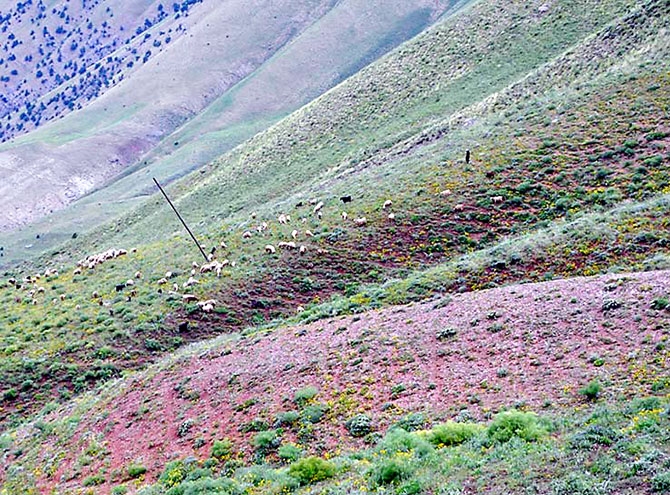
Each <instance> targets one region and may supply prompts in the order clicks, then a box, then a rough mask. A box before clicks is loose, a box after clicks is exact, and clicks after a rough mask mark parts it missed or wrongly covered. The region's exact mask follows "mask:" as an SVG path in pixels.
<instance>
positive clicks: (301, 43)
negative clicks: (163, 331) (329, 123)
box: [0, 0, 459, 244]
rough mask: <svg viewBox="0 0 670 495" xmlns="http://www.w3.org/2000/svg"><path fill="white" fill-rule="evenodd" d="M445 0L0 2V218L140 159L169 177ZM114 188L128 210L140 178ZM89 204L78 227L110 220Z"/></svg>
mask: <svg viewBox="0 0 670 495" xmlns="http://www.w3.org/2000/svg"><path fill="white" fill-rule="evenodd" d="M452 3H459V2H437V3H436V2H434V1H429V0H416V1H412V2H399V1H397V2H390V3H389V2H384V3H383V8H381V6H380V5H381V4H380V2H360V1H356V0H346V1H343V2H333V1H330V0H328V1H326V0H321V1H306V0H305V1H303V0H292V1H284V2H272V3H268V2H261V1H257V2H240V1H236V0H230V1H227V2H225V3H220V2H212V1H198V2H191V1H188V2H187V1H185V2H182V3H181V4H178V3H177V4H174V5H171V6H169V7H168V6H167V4H165V5H164V4H162V3H160V2H145V3H144V4H142V3H139V4H138V3H136V2H135V3H133V4H132V5H130V4H129V3H128V2H125V1H124V0H118V1H115V2H105V3H104V4H103V3H99V2H95V3H84V4H82V5H81V6H79V5H78V6H76V7H73V6H71V5H70V4H69V2H57V3H55V4H54V5H53V6H50V7H49V8H48V9H47V8H46V6H45V5H44V4H43V3H42V2H38V3H32V2H27V3H25V4H22V3H19V4H18V6H17V7H15V8H14V9H10V11H9V12H7V14H6V15H3V27H2V29H3V31H2V36H3V37H4V38H5V39H4V40H2V39H0V42H2V43H3V48H4V52H5V53H7V54H8V55H7V57H6V58H3V59H2V61H0V65H3V67H4V68H5V69H6V71H7V74H8V75H7V76H3V80H2V85H3V86H2V89H3V91H2V94H3V95H5V96H4V100H5V103H4V105H3V108H2V112H1V113H0V118H2V121H3V122H5V124H4V126H3V127H4V130H3V131H2V135H1V137H2V140H3V141H5V143H4V144H3V145H0V165H1V166H2V170H3V176H4V177H3V179H4V180H3V182H2V189H0V193H2V194H1V196H0V197H1V198H2V203H0V204H2V205H3V208H2V213H0V229H2V230H7V229H14V228H16V227H18V226H21V225H24V224H26V223H27V222H31V221H34V220H37V219H39V218H42V217H44V216H45V215H47V214H49V213H51V212H53V211H55V210H58V209H61V208H62V207H64V206H65V205H67V204H69V203H71V202H72V201H74V200H75V199H77V198H80V197H82V196H83V195H85V194H87V193H90V192H92V191H94V190H96V189H98V188H100V187H102V186H103V185H108V184H109V182H110V181H112V180H114V179H117V178H118V177H119V175H121V174H128V173H130V172H132V171H137V170H138V169H146V168H147V167H151V170H152V173H153V174H155V175H156V174H157V175H158V176H160V177H161V178H163V179H165V180H167V181H169V180H173V179H174V178H176V177H180V176H182V175H184V174H185V173H187V172H189V171H191V170H193V169H195V168H197V167H198V166H200V165H202V164H204V163H206V162H207V161H208V160H209V159H211V158H213V157H214V156H217V155H219V154H221V153H223V152H224V151H226V150H228V149H230V148H231V147H232V146H234V145H235V144H238V143H239V142H240V141H242V140H243V139H245V138H247V137H250V136H251V135H252V134H253V133H255V132H257V131H258V130H261V129H263V128H264V127H266V126H267V125H268V124H269V123H272V122H274V121H276V120H278V119H279V118H281V117H282V116H284V115H286V114H288V113H290V112H291V111H293V110H295V109H296V108H298V107H300V106H301V105H303V104H304V103H306V102H308V101H309V100H310V99H312V98H314V97H315V96H318V95H319V94H321V93H322V92H324V91H325V90H327V89H328V88H330V87H332V86H333V85H335V84H337V83H338V82H340V81H341V80H342V79H344V78H345V77H347V76H348V75H349V74H351V73H352V72H355V71H356V70H357V69H358V68H360V67H362V66H364V65H366V64H368V63H370V62H371V61H373V60H374V59H375V58H377V57H378V56H380V55H381V54H383V53H384V52H385V51H388V50H389V49H392V48H393V47H395V46H396V45H397V44H399V43H401V42H402V41H404V40H406V39H408V38H410V37H412V36H413V35H415V34H416V33H418V32H420V31H421V30H423V29H424V28H425V27H426V26H427V25H430V23H432V22H434V21H435V20H436V19H437V18H438V17H439V16H440V15H441V14H442V13H444V12H445V11H446V10H447V9H448V8H450V7H451V5H452ZM47 10H51V12H49V13H47ZM379 11H381V12H382V13H383V14H381V15H380V14H378V13H377V12H379ZM47 14H48V15H47ZM373 14H374V15H373ZM193 74H197V75H198V76H197V77H193ZM195 117H198V119H197V122H195V123H193V124H192V125H190V126H187V127H185V128H183V126H184V125H185V124H188V122H189V121H191V120H192V119H194V118H195ZM188 129H192V130H191V131H189V130H188ZM174 132H177V134H174V135H173V133H174ZM222 138H223V139H222ZM195 141H198V142H197V143H196V142H195ZM161 143H162V144H161ZM159 145H160V147H159V148H156V147H157V146H159ZM176 153H178V156H177V155H176ZM129 167H133V168H132V169H129ZM144 171H146V170H143V171H142V172H141V174H137V175H136V176H135V177H134V179H133V182H135V183H136V182H138V181H139V180H140V179H143V178H144ZM126 184H128V181H126ZM116 191H117V192H122V194H120V195H117V196H116V197H114V199H113V200H112V201H111V203H112V205H115V206H116V209H117V211H127V209H126V208H127V206H128V204H125V203H123V200H124V199H128V198H134V197H137V196H142V195H144V194H146V185H144V184H141V185H139V187H138V186H137V185H134V186H133V188H132V191H129V190H128V189H127V188H126V187H125V186H119V187H118V188H117V189H116ZM119 196H120V197H119ZM98 202H102V198H100V199H99V200H97V201H95V202H94V203H93V204H97V203H98ZM97 214H98V218H97V219H96V222H94V223H88V224H86V227H87V228H90V227H91V226H92V225H97V224H99V223H101V222H104V221H107V220H109V206H108V205H107V201H106V205H105V206H104V207H102V208H99V209H98V212H97ZM45 230H46V229H45ZM43 233H44V232H43ZM28 244H35V243H34V242H28Z"/></svg>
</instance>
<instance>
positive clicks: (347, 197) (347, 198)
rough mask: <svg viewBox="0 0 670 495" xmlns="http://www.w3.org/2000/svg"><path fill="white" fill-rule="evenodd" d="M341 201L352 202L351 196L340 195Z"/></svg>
mask: <svg viewBox="0 0 670 495" xmlns="http://www.w3.org/2000/svg"><path fill="white" fill-rule="evenodd" d="M340 201H342V202H343V203H351V196H340Z"/></svg>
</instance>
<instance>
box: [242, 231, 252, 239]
mask: <svg viewBox="0 0 670 495" xmlns="http://www.w3.org/2000/svg"><path fill="white" fill-rule="evenodd" d="M251 235H252V234H251V232H249V231H248V230H245V231H244V233H243V234H242V237H243V238H245V239H249V238H250V237H251Z"/></svg>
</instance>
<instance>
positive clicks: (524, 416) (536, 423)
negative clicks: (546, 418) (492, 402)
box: [487, 410, 548, 443]
mask: <svg viewBox="0 0 670 495" xmlns="http://www.w3.org/2000/svg"><path fill="white" fill-rule="evenodd" d="M547 433H548V431H547V429H546V427H545V426H544V425H543V424H542V423H541V422H540V418H539V417H538V415H537V414H535V413H532V412H523V411H516V410H513V411H504V412H501V413H498V414H496V416H495V417H494V418H493V422H492V423H491V424H490V425H489V427H488V430H487V434H488V436H489V438H491V439H492V440H493V441H496V442H502V443H504V442H509V441H510V440H511V439H512V438H520V439H522V440H525V441H527V442H534V441H536V440H539V439H540V438H542V437H544V436H546V435H547Z"/></svg>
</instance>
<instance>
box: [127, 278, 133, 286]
mask: <svg viewBox="0 0 670 495" xmlns="http://www.w3.org/2000/svg"><path fill="white" fill-rule="evenodd" d="M126 285H135V282H134V281H133V279H132V278H129V279H128V280H126Z"/></svg>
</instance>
